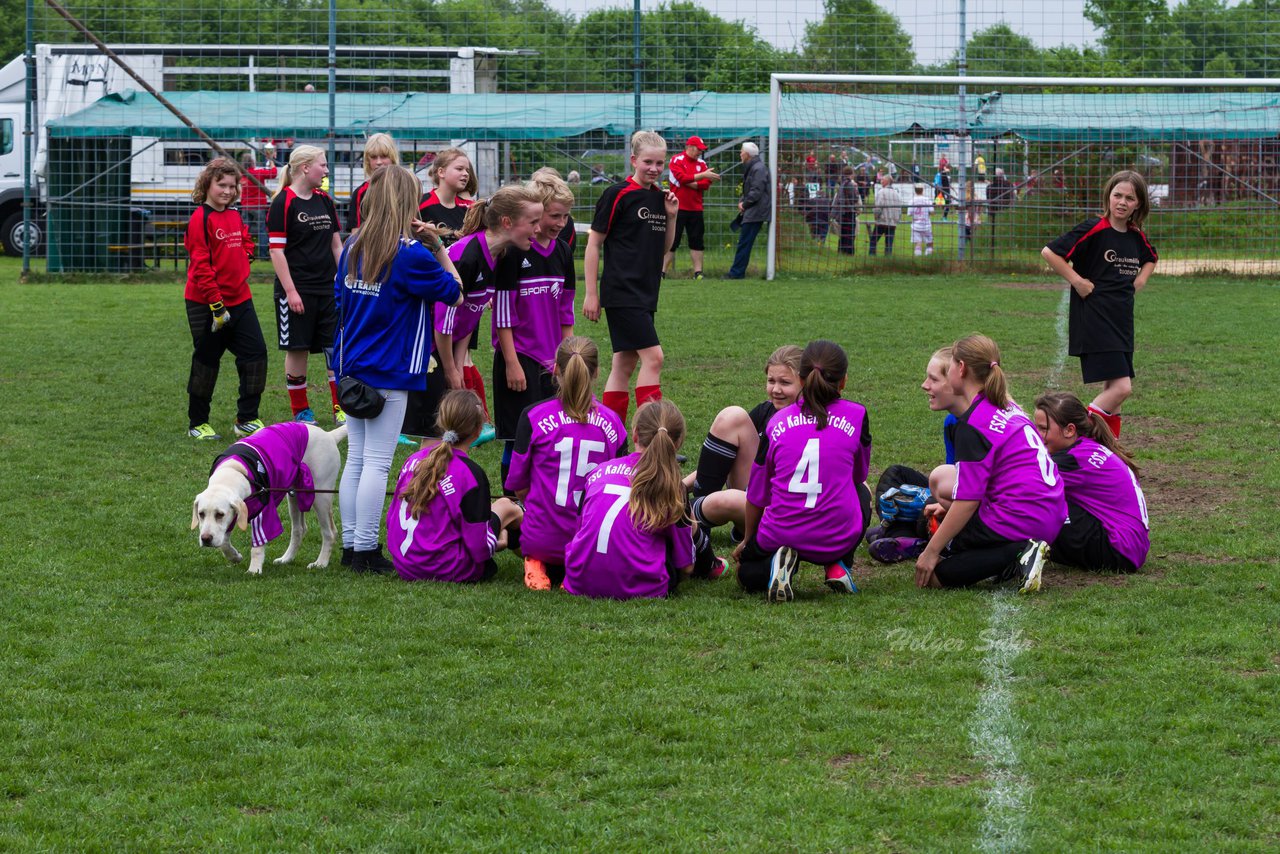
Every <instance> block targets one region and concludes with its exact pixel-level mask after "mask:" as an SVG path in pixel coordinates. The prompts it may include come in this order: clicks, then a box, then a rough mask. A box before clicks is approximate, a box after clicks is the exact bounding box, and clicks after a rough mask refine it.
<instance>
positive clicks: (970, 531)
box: [947, 512, 1026, 553]
mask: <svg viewBox="0 0 1280 854" xmlns="http://www.w3.org/2000/svg"><path fill="white" fill-rule="evenodd" d="M1012 542H1019V543H1023V542H1026V541H1025V540H1011V539H1009V538H1008V537H1005V536H1002V535H1001V534H997V533H996V532H995V531H993V530H991V528H990V527H989V526H988V525H987V523H986V522H984V521H982V519H981V518H979V517H978V514H977V513H976V512H975V513H974V514H973V515H972V516H970V517H969V521H968V522H966V523H965V526H964V527H963V528H961V529H960V533H958V534H956V535H955V537H954V538H953V539H952V540H951V542H950V543H949V544H948V545H947V550H948V551H949V552H951V553H955V552H963V551H969V550H970V549H989V548H992V547H994V546H1003V545H1007V544H1008V543H1012Z"/></svg>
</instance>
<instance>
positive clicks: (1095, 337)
mask: <svg viewBox="0 0 1280 854" xmlns="http://www.w3.org/2000/svg"><path fill="white" fill-rule="evenodd" d="M1049 251H1050V252H1052V253H1054V254H1055V255H1058V256H1061V257H1062V258H1064V259H1065V260H1067V261H1070V262H1071V266H1072V267H1073V268H1074V269H1075V271H1076V273H1078V274H1079V275H1081V276H1083V277H1084V278H1086V279H1088V280H1089V281H1090V282H1093V292H1092V293H1091V294H1089V296H1088V297H1082V296H1080V294H1078V293H1076V289H1075V288H1072V289H1071V314H1070V324H1069V339H1070V340H1069V342H1068V352H1069V353H1070V354H1071V355H1073V356H1079V355H1080V354H1082V353H1107V352H1123V353H1132V352H1133V296H1134V287H1133V282H1134V279H1136V278H1137V277H1138V273H1140V272H1141V271H1142V268H1143V266H1145V265H1146V264H1153V263H1155V262H1156V260H1158V256H1157V255H1156V250H1155V249H1154V248H1153V247H1152V246H1151V243H1150V242H1149V241H1148V240H1147V236H1146V235H1145V234H1143V233H1142V232H1141V231H1139V230H1138V229H1136V228H1130V229H1129V230H1128V231H1116V230H1115V229H1114V228H1112V227H1111V221H1110V220H1109V219H1108V218H1107V217H1101V218H1099V219H1089V220H1085V221H1084V222H1082V223H1080V224H1079V225H1077V226H1076V227H1075V228H1073V229H1071V230H1070V231H1068V232H1067V233H1066V234H1064V235H1062V236H1061V237H1059V238H1058V239H1057V240H1055V241H1053V242H1052V243H1050V244H1049Z"/></svg>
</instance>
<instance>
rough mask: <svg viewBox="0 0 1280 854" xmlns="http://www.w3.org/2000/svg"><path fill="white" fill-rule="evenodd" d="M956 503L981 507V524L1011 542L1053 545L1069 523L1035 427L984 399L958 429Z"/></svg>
mask: <svg viewBox="0 0 1280 854" xmlns="http://www.w3.org/2000/svg"><path fill="white" fill-rule="evenodd" d="M955 499H956V500H957V501H980V502H982V503H981V504H980V505H979V507H978V518H979V519H981V520H982V521H983V522H985V523H986V525H987V527H988V528H990V529H991V530H992V531H994V532H995V533H997V534H999V535H1000V536H1002V537H1006V538H1008V539H1010V540H1045V541H1046V542H1053V540H1054V539H1055V538H1056V537H1057V536H1058V532H1059V531H1061V530H1062V523H1063V522H1064V521H1065V520H1066V518H1067V501H1066V498H1065V497H1064V496H1063V488H1062V478H1061V477H1060V476H1059V474H1058V467H1057V466H1056V465H1054V463H1053V460H1052V459H1051V458H1050V457H1049V451H1048V449H1047V448H1045V446H1044V441H1043V440H1042V439H1041V438H1040V433H1039V432H1038V431H1037V430H1036V425H1035V424H1034V423H1032V421H1031V419H1030V418H1028V417H1027V414H1026V413H1025V412H1023V411H1022V410H1021V409H1019V408H1018V407H1017V406H1015V405H1014V404H1013V403H1010V404H1009V407H1008V408H1007V409H997V408H996V406H995V404H993V403H992V402H991V401H989V400H987V397H986V395H984V394H982V393H979V394H978V396H977V397H975V398H974V399H973V403H972V404H971V405H970V406H969V409H968V410H967V411H966V412H965V413H964V414H963V415H961V416H960V418H959V420H958V421H957V423H956V490H955Z"/></svg>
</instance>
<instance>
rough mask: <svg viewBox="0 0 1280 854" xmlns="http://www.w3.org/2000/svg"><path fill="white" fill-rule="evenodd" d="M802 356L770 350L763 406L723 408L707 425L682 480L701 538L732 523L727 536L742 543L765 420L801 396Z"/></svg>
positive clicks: (795, 350)
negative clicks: (691, 466) (691, 465)
mask: <svg viewBox="0 0 1280 854" xmlns="http://www.w3.org/2000/svg"><path fill="white" fill-rule="evenodd" d="M802 353H803V351H802V350H801V349H800V348H799V347H797V346H795V345H794V344H784V345H783V346H781V347H779V348H778V349H777V350H774V351H773V352H772V353H771V354H769V358H768V359H767V360H766V361H765V365H764V393H765V400H764V401H763V402H762V403H760V404H759V405H757V406H756V407H755V408H754V409H752V410H751V411H750V412H748V411H747V410H745V409H743V408H742V407H741V406H726V407H725V408H724V409H722V410H720V412H718V413H717V414H716V417H715V420H714V421H712V422H711V429H710V430H708V431H707V438H706V439H704V440H703V442H702V450H701V452H699V454H698V468H697V470H696V471H694V473H693V474H691V475H689V476H688V477H686V478H685V480H684V483H685V486H686V487H687V488H688V489H689V491H690V492H692V493H693V506H692V508H691V509H692V513H693V518H694V521H695V522H697V523H698V525H699V527H701V528H702V530H703V533H710V530H711V529H712V528H714V527H716V526H718V525H724V524H726V523H728V522H732V523H733V532H732V533H731V534H730V536H731V537H732V538H733V539H734V541H735V542H741V540H742V529H743V526H744V525H745V524H746V519H747V516H746V513H747V492H746V489H747V481H748V479H749V478H750V477H751V463H752V461H753V460H755V458H756V451H757V450H758V449H759V447H760V437H761V436H763V435H764V431H765V428H767V427H768V426H769V420H770V419H772V418H773V416H774V415H776V414H777V413H778V412H780V411H782V410H783V409H786V408H787V407H788V406H790V405H791V404H793V403H795V402H796V398H798V397H799V396H800V357H801V355H802ZM726 486H727V487H729V488H728V489H725V487H726Z"/></svg>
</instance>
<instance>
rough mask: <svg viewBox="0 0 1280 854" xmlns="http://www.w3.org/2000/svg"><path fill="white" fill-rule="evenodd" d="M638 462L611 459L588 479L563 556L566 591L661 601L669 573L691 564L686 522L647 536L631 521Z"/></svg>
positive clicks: (633, 458) (629, 458)
mask: <svg viewBox="0 0 1280 854" xmlns="http://www.w3.org/2000/svg"><path fill="white" fill-rule="evenodd" d="M639 460H640V454H638V453H635V454H631V455H629V456H625V457H622V458H620V459H617V460H611V461H609V462H607V463H603V464H601V465H599V466H597V467H596V469H595V471H593V472H592V473H591V474H590V475H589V476H588V477H587V486H586V490H585V491H584V493H583V496H582V515H581V517H580V519H579V522H578V531H577V533H575V534H574V535H573V539H572V540H571V541H570V542H569V548H568V549H567V550H566V554H565V565H564V589H565V591H566V592H568V593H572V594H573V595H575V596H593V597H603V598H609V599H634V598H637V597H641V596H646V597H650V598H660V597H663V596H666V595H667V592H668V591H669V590H670V586H671V584H670V579H671V574H672V573H673V572H675V570H677V569H679V568H681V567H686V566H690V565H692V563H693V528H691V527H690V526H689V525H688V524H687V523H685V524H676V525H668V526H667V527H665V528H662V529H660V530H657V531H652V532H650V531H644V530H641V529H640V528H638V527H636V525H635V523H634V522H633V521H632V519H631V509H630V500H631V475H632V472H634V471H635V467H636V463H637V462H639ZM521 541H522V542H523V536H522V540H521Z"/></svg>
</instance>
